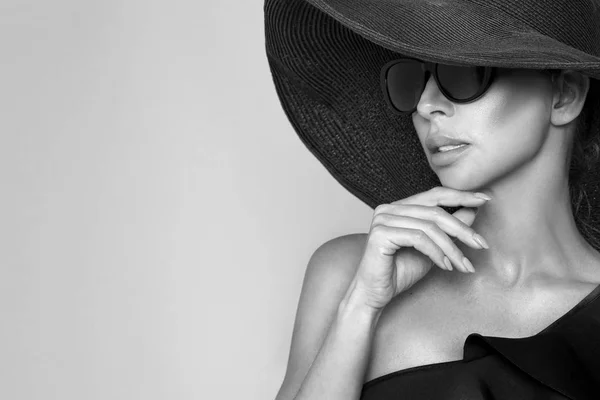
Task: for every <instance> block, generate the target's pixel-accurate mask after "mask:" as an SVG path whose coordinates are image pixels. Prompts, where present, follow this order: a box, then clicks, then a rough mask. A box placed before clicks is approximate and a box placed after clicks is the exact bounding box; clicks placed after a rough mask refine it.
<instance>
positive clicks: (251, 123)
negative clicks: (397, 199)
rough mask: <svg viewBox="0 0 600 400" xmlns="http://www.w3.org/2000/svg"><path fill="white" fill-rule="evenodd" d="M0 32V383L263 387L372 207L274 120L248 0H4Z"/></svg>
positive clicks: (11, 389)
mask: <svg viewBox="0 0 600 400" xmlns="http://www.w3.org/2000/svg"><path fill="white" fill-rule="evenodd" d="M0 44H1V49H2V53H1V54H2V55H1V58H2V60H1V63H0V65H1V67H0V71H1V74H0V93H1V94H0V101H1V104H0V109H1V112H0V115H1V118H0V124H1V125H0V127H1V135H0V138H1V142H0V163H1V164H0V174H1V175H0V182H1V184H2V191H1V194H2V196H0V227H1V228H0V233H1V236H0V265H1V269H0V317H1V329H0V398H1V399H10V400H25V399H27V400H30V399H36V400H37V399H40V400H41V399H44V400H48V399H60V400H88V399H98V400H100V399H102V400H106V399H111V400H117V399H122V400H131V399H144V400H153V399H248V400H259V399H261V400H263V399H272V398H274V397H275V394H276V392H277V390H278V388H279V385H280V383H281V380H282V379H283V374H284V370H285V365H286V362H287V356H288V350H289V344H290V339H291V333H292V327H293V319H294V316H295V311H296V305H297V301H298V296H299V293H300V288H301V284H302V278H303V275H304V269H305V266H306V263H307V262H308V259H309V258H310V256H311V254H312V252H313V251H314V250H315V249H316V248H317V247H318V246H319V245H320V244H322V243H323V242H325V241H327V240H329V239H331V238H333V237H336V236H340V235H343V234H347V233H355V232H366V231H367V230H368V226H369V223H370V219H371V216H372V210H371V209H370V208H368V207H367V206H366V205H365V204H363V203H362V202H360V201H359V200H358V199H356V198H354V197H353V196H352V195H351V194H350V193H349V192H347V191H346V190H345V189H344V188H343V187H342V186H341V185H339V184H338V183H337V182H336V181H335V180H334V179H333V178H332V177H331V176H330V175H329V174H328V172H327V171H326V169H325V168H324V167H323V166H322V165H321V164H320V163H319V162H318V161H317V160H316V158H314V157H313V156H312V154H310V152H309V151H308V150H307V149H306V148H305V147H304V145H303V144H302V142H301V141H300V140H299V139H298V137H297V136H296V134H295V132H294V131H293V129H292V127H291V125H290V124H289V122H288V121H287V119H286V117H285V114H284V112H283V110H282V108H281V106H280V103H279V100H278V98H277V96H276V93H275V88H274V85H273V82H272V79H271V75H270V72H269V69H268V65H267V60H266V56H265V53H264V21H263V1H262V0H237V1H229V2H227V1H214V0H213V1H206V0H194V1H192V0H188V1H184V0H170V1H166V0H163V1H157V0H144V1H142V0H135V1H134V0H102V1H97V0H94V1H92V0H77V1H76V0H54V1H44V0H29V1H12V0H8V1H7V0H3V1H2V2H1V3H0Z"/></svg>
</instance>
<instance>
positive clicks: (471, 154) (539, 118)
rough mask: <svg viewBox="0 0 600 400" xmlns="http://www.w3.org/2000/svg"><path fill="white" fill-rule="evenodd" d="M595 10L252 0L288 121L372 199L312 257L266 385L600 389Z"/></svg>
mask: <svg viewBox="0 0 600 400" xmlns="http://www.w3.org/2000/svg"><path fill="white" fill-rule="evenodd" d="M598 17H600V14H598V13H597V10H596V6H595V4H594V3H593V2H592V1H591V0H568V1H567V0H555V1H553V2H551V4H549V2H542V1H533V0H531V1H521V2H515V1H512V0H511V1H507V0H505V1H499V0H496V1H490V0H486V1H476V0H461V1H452V2H447V1H443V0H439V1H425V0H423V1H414V0H387V1H385V2H384V1H380V2H375V1H372V0H345V1H341V0H285V1H284V0H267V1H266V2H265V21H266V25H265V26H266V30H265V32H266V38H267V42H266V43H267V55H268V59H269V65H270V67H271V72H272V74H273V79H274V82H275V85H276V89H277V93H278V95H279V98H280V100H281V103H282V106H283V108H284V110H285V112H286V114H287V116H288V118H289V120H290V122H291V123H292V125H293V126H294V128H295V130H296V132H297V133H298V134H299V136H300V138H301V139H302V140H303V142H304V143H305V145H306V146H307V147H308V148H309V149H310V150H311V151H312V152H313V154H315V155H316V156H317V157H318V158H319V160H320V161H321V162H322V163H323V164H324V165H325V166H326V167H327V168H328V170H329V171H330V172H331V173H332V174H333V175H334V177H336V179H337V180H338V181H339V182H340V183H341V184H343V185H344V186H345V187H346V188H348V189H349V190H350V191H351V192H352V193H353V194H355V195H356V196H358V197H359V198H360V199H361V200H363V201H365V202H366V203H367V204H369V206H371V207H372V208H374V213H373V218H372V221H371V224H370V227H369V232H368V233H367V234H354V235H346V236H342V237H339V238H336V239H333V240H330V241H328V242H327V243H325V244H323V245H322V246H320V247H319V248H318V249H317V250H316V252H315V253H314V254H313V256H312V257H311V259H310V262H309V265H308V267H307V272H306V276H305V281H304V283H303V287H302V293H301V298H300V302H299V306H298V311H297V316H296V324H295V327H294V334H293V338H292V345H291V350H290V358H289V361H288V369H287V371H286V376H285V379H284V382H283V384H282V387H281V389H280V391H279V393H278V396H277V399H278V400H287V399H328V400H335V399H358V398H362V399H501V400H504V399H592V398H596V399H597V398H600V345H599V344H598V338H599V337H600V252H599V251H598V249H599V248H600V246H599V245H598V239H599V238H600V235H599V234H598V231H597V229H595V224H596V222H598V221H597V219H598V214H599V212H598V209H599V207H598V206H600V204H598V197H597V196H596V195H595V192H596V190H597V188H598V185H599V183H598V182H597V180H596V173H595V172H593V171H594V170H595V168H596V162H597V160H598V149H599V148H600V146H599V143H600V124H599V122H598V116H597V113H596V112H597V110H596V109H597V107H598V105H599V103H598V101H599V100H598V99H599V98H600V89H599V84H598V79H600V24H598V22H597V21H599V19H598ZM590 171H591V172H590ZM586 195H587V196H588V200H589V207H587V208H586V207H584V206H581V203H582V201H581V199H582V198H585V196H586ZM586 203H587V202H583V204H584V205H585V204H586ZM452 211H454V212H452Z"/></svg>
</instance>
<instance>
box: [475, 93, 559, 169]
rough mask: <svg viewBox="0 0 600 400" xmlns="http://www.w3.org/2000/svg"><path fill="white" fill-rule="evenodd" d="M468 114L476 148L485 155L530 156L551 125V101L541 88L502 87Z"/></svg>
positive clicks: (504, 156)
mask: <svg viewBox="0 0 600 400" xmlns="http://www.w3.org/2000/svg"><path fill="white" fill-rule="evenodd" d="M482 100H485V101H482V102H481V103H479V104H477V105H476V106H475V104H476V103H473V106H475V107H473V109H471V110H469V113H470V114H471V115H473V117H474V118H473V124H472V125H471V127H470V128H469V131H470V132H472V133H473V135H474V139H476V142H477V144H478V147H479V148H480V149H481V150H482V151H483V152H484V153H485V154H486V156H488V157H491V158H494V159H499V158H506V157H507V156H510V155H514V156H519V155H520V156H532V155H533V154H535V153H536V152H537V151H538V150H539V148H540V147H541V145H542V144H543V142H544V140H545V137H546V134H547V132H548V129H549V126H550V100H549V98H548V93H547V92H546V91H545V88H544V87H540V86H537V87H532V88H530V89H528V90H527V88H526V87H520V88H518V87H514V86H508V85H506V86H504V87H501V88H498V89H497V90H495V91H493V92H490V96H488V97H487V98H485V99H482Z"/></svg>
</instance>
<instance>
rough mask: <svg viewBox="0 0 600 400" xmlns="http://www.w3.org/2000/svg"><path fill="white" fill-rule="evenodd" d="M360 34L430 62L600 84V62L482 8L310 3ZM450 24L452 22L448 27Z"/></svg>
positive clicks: (431, 2)
mask: <svg viewBox="0 0 600 400" xmlns="http://www.w3.org/2000/svg"><path fill="white" fill-rule="evenodd" d="M306 1H307V2H308V3H310V4H312V5H313V6H314V7H316V8H318V9H319V10H320V11H322V12H323V13H325V14H327V15H329V16H330V17H331V18H333V19H334V20H336V21H338V22H339V23H340V24H341V25H343V26H345V27H347V28H348V29H350V30H352V31H353V32H355V33H356V34H358V35H360V36H362V37H364V38H365V39H368V40H369V41H371V42H373V43H376V44H378V45H380V46H382V47H384V48H387V49H389V50H391V51H394V52H397V53H401V54H406V55H409V56H412V57H417V58H421V59H424V60H428V61H440V62H442V61H443V62H448V63H460V64H463V63H464V64H469V65H482V66H498V67H507V68H533V69H541V68H557V69H567V68H569V69H575V70H580V71H582V72H584V73H586V74H587V75H589V76H590V77H593V78H596V79H600V57H597V56H594V55H592V54H588V53H586V52H584V51H581V50H579V49H577V48H574V47H572V46H569V45H567V44H565V43H563V42H561V41H558V40H555V39H553V38H551V37H549V36H546V35H544V34H542V33H540V32H538V31H536V30H535V29H533V28H532V27H530V26H528V25H526V24H525V23H523V22H521V21H520V20H519V19H517V18H513V17H512V16H511V15H508V14H506V13H503V12H500V10H496V9H494V8H493V7H490V6H486V7H482V6H481V5H480V3H479V2H476V1H465V0H455V1H452V2H448V1H445V0H419V1H415V0H406V1H387V2H384V1H377V4H376V6H374V3H375V2H374V1H373V0H306ZM447 21H452V22H451V23H447Z"/></svg>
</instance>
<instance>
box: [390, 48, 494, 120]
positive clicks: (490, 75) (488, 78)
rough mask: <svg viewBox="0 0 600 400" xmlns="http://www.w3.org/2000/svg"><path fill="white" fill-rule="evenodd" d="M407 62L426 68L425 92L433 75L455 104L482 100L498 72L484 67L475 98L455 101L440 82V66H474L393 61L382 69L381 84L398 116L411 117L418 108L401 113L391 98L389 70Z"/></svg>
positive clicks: (421, 61)
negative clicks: (388, 78)
mask: <svg viewBox="0 0 600 400" xmlns="http://www.w3.org/2000/svg"><path fill="white" fill-rule="evenodd" d="M407 60H408V61H416V62H418V63H420V64H421V65H422V66H423V68H424V71H423V72H424V73H423V91H425V86H426V85H427V81H428V80H429V76H430V75H431V74H433V79H435V83H436V84H437V87H438V89H439V90H440V92H441V93H442V94H443V95H444V96H445V97H446V98H447V99H448V100H450V101H452V102H454V103H457V104H466V103H471V102H473V101H475V100H477V99H478V98H480V97H481V96H483V94H484V93H485V92H486V91H487V90H488V89H489V87H490V86H491V84H492V81H493V80H494V77H495V75H496V70H497V67H489V66H485V67H483V68H484V77H483V82H482V85H481V87H480V88H479V90H478V91H477V92H476V93H475V94H474V95H473V96H471V97H469V98H467V99H455V98H454V97H452V95H451V94H450V93H448V91H447V90H446V89H444V87H443V85H441V84H440V80H439V77H438V65H439V64H442V65H455V66H464V67H473V65H456V64H444V63H434V62H428V61H423V60H419V59H417V58H411V57H403V58H398V59H395V60H392V61H390V62H388V63H386V64H385V65H384V66H383V67H382V68H381V74H380V82H381V90H382V91H383V94H384V98H385V101H386V102H387V104H388V106H390V108H391V109H392V111H393V112H394V113H395V114H397V115H410V114H412V113H414V112H415V111H416V110H417V106H416V105H415V107H413V109H412V110H410V111H400V110H399V109H397V108H396V107H395V106H394V104H393V103H392V99H391V98H390V93H389V91H388V86H387V74H388V71H389V69H390V68H391V67H393V66H394V65H396V64H399V63H402V62H406V61H407ZM423 91H422V92H421V94H420V95H419V98H420V96H421V95H423ZM417 104H418V103H417Z"/></svg>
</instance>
